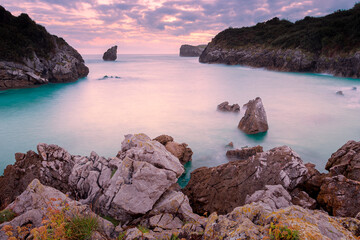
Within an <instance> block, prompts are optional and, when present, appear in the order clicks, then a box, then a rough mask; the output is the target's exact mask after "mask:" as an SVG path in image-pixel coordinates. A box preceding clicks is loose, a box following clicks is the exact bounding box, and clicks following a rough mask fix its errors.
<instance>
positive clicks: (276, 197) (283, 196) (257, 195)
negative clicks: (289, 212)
mask: <svg viewBox="0 0 360 240" xmlns="http://www.w3.org/2000/svg"><path fill="white" fill-rule="evenodd" d="M253 202H263V203H265V204H267V205H269V206H270V208H271V210H272V211H274V210H276V209H280V208H286V207H289V206H291V205H292V203H291V196H290V194H289V193H288V192H287V191H286V190H285V188H284V187H283V186H282V185H266V186H265V189H264V190H258V191H256V192H254V193H253V194H252V195H251V196H246V199H245V204H250V203H253Z"/></svg>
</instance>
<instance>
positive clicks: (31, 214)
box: [0, 179, 115, 239]
mask: <svg viewBox="0 0 360 240" xmlns="http://www.w3.org/2000/svg"><path fill="white" fill-rule="evenodd" d="M65 206H66V207H67V208H68V209H69V210H67V211H65V214H66V216H69V217H73V216H75V215H76V216H79V215H80V216H92V217H95V218H97V219H98V224H99V230H100V231H101V232H103V233H104V234H107V236H108V237H111V233H112V232H113V231H114V229H115V227H114V225H113V224H112V223H111V222H109V221H107V220H105V219H103V218H100V217H99V216H97V215H96V214H95V213H94V212H92V211H91V209H90V207H89V206H87V205H83V204H81V203H80V202H77V201H75V200H72V199H70V198H68V197H67V196H66V195H65V194H63V193H62V192H60V191H58V190H56V189H54V188H52V187H48V186H44V185H42V184H41V183H40V181H39V180H37V179H34V180H33V181H32V182H31V183H30V184H29V186H28V187H27V188H26V190H25V191H24V192H23V193H22V194H20V195H19V196H18V197H17V198H16V199H15V201H14V202H12V203H11V204H10V205H8V206H7V208H6V209H11V210H12V211H13V212H14V213H15V214H16V217H15V218H14V219H13V220H11V221H10V222H5V223H3V224H1V225H0V229H2V227H3V226H4V225H10V226H12V227H13V228H14V229H16V228H17V227H18V226H24V225H25V224H29V223H31V224H32V227H39V226H41V225H42V220H43V219H46V218H47V217H48V216H47V211H48V208H52V209H58V210H60V209H62V208H64V207H65ZM0 239H5V234H4V232H3V231H0Z"/></svg>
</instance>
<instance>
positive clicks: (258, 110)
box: [238, 97, 269, 134]
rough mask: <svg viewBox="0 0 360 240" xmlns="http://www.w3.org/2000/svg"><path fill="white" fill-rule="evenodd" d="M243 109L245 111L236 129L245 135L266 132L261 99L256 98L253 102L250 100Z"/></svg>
mask: <svg viewBox="0 0 360 240" xmlns="http://www.w3.org/2000/svg"><path fill="white" fill-rule="evenodd" d="M244 107H246V108H247V109H246V111H245V115H244V116H243V118H242V119H241V120H240V122H239V125H238V128H240V129H241V130H242V131H244V132H245V133H246V134H256V133H261V132H266V131H267V130H268V129H269V125H268V122H267V117H266V112H265V109H264V106H263V104H262V101H261V98H259V97H257V98H255V99H254V100H250V101H249V102H248V103H247V104H245V105H244Z"/></svg>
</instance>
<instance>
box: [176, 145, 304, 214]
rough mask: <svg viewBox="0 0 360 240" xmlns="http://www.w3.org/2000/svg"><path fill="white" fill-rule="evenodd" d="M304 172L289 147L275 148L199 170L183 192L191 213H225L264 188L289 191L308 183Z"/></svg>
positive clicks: (299, 160)
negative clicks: (275, 187) (272, 186)
mask: <svg viewBox="0 0 360 240" xmlns="http://www.w3.org/2000/svg"><path fill="white" fill-rule="evenodd" d="M307 172H308V170H307V168H306V167H305V165H304V164H303V162H302V160H301V159H300V157H299V156H298V155H297V154H296V153H295V152H294V151H293V150H291V149H290V148H289V147H287V146H283V147H277V148H273V149H271V150H269V151H267V152H262V153H257V154H256V155H255V156H252V157H250V158H249V159H247V160H244V161H232V162H229V163H226V164H223V165H220V166H217V167H212V168H208V167H202V168H198V169H196V170H194V171H193V172H192V173H191V178H190V181H189V183H188V185H187V186H186V187H185V188H184V189H183V192H184V193H185V194H186V195H187V196H188V197H189V200H190V204H191V206H192V207H193V210H194V212H196V213H198V214H203V213H205V212H210V213H211V212H215V211H216V212H218V213H220V214H223V213H228V212H230V211H232V210H233V209H234V208H235V207H238V206H242V205H244V204H245V200H246V196H247V195H252V194H253V193H254V192H256V191H258V190H263V189H265V186H266V185H278V184H280V185H282V186H283V187H284V188H285V189H286V190H287V191H292V190H293V189H295V188H296V187H297V186H299V185H301V184H302V183H304V181H305V180H306V179H307Z"/></svg>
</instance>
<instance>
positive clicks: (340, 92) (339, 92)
mask: <svg viewBox="0 0 360 240" xmlns="http://www.w3.org/2000/svg"><path fill="white" fill-rule="evenodd" d="M336 95H340V96H344V93H343V91H337V92H336Z"/></svg>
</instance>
